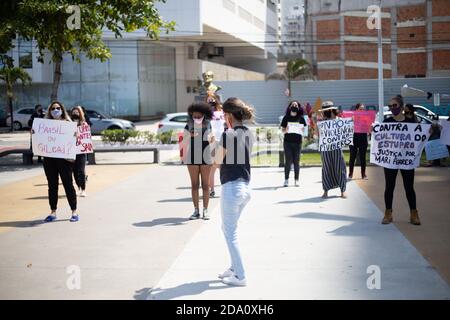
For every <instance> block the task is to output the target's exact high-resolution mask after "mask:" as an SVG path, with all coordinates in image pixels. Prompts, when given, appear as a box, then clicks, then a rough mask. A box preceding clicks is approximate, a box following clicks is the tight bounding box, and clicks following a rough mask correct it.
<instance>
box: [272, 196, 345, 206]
mask: <svg viewBox="0 0 450 320" xmlns="http://www.w3.org/2000/svg"><path fill="white" fill-rule="evenodd" d="M333 198H340V197H339V196H328V198H325V199H324V198H322V197H321V196H319V197H313V198H307V199H299V200H286V201H280V202H277V204H292V203H302V202H307V203H321V202H325V201H327V200H329V199H333Z"/></svg>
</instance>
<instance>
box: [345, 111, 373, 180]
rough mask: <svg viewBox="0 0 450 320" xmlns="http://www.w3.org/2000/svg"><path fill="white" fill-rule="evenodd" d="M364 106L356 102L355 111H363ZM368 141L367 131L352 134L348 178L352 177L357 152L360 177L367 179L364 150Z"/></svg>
mask: <svg viewBox="0 0 450 320" xmlns="http://www.w3.org/2000/svg"><path fill="white" fill-rule="evenodd" d="M364 110H365V106H364V104H362V103H357V104H356V108H355V111H356V112H358V111H364ZM368 145H369V143H368V141H367V133H363V132H355V133H354V134H353V145H350V146H349V148H350V163H349V169H350V170H349V171H350V172H349V174H348V178H349V179H350V180H351V179H353V169H354V167H355V160H356V155H357V154H358V153H359V163H360V165H361V178H362V179H365V180H367V175H366V152H367V147H368Z"/></svg>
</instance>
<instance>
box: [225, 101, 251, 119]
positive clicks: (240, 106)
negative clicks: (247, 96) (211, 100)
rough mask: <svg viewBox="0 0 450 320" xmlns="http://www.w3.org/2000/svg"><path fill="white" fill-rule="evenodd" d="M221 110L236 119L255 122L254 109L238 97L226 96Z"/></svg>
mask: <svg viewBox="0 0 450 320" xmlns="http://www.w3.org/2000/svg"><path fill="white" fill-rule="evenodd" d="M223 112H225V113H231V114H232V115H233V117H234V118H235V119H236V120H238V121H250V122H251V123H254V122H255V109H254V108H253V107H251V106H248V105H246V104H245V103H244V102H243V101H242V100H241V99H239V98H228V99H227V101H225V103H224V104H223Z"/></svg>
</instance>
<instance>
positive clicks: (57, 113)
mask: <svg viewBox="0 0 450 320" xmlns="http://www.w3.org/2000/svg"><path fill="white" fill-rule="evenodd" d="M51 113H52V117H53V118H55V119H59V118H60V117H61V115H62V110H58V109H54V110H52V112H51Z"/></svg>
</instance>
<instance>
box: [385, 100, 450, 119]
mask: <svg viewBox="0 0 450 320" xmlns="http://www.w3.org/2000/svg"><path fill="white" fill-rule="evenodd" d="M414 110H415V112H416V114H418V115H420V116H422V117H425V118H428V119H430V120H431V121H433V118H434V117H437V116H438V115H437V114H436V113H434V112H433V111H431V110H430V109H427V108H425V107H424V106H421V105H418V104H415V105H414ZM387 111H389V107H388V106H385V107H384V112H385V113H386V112H387ZM438 117H439V120H447V117H446V116H438Z"/></svg>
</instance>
